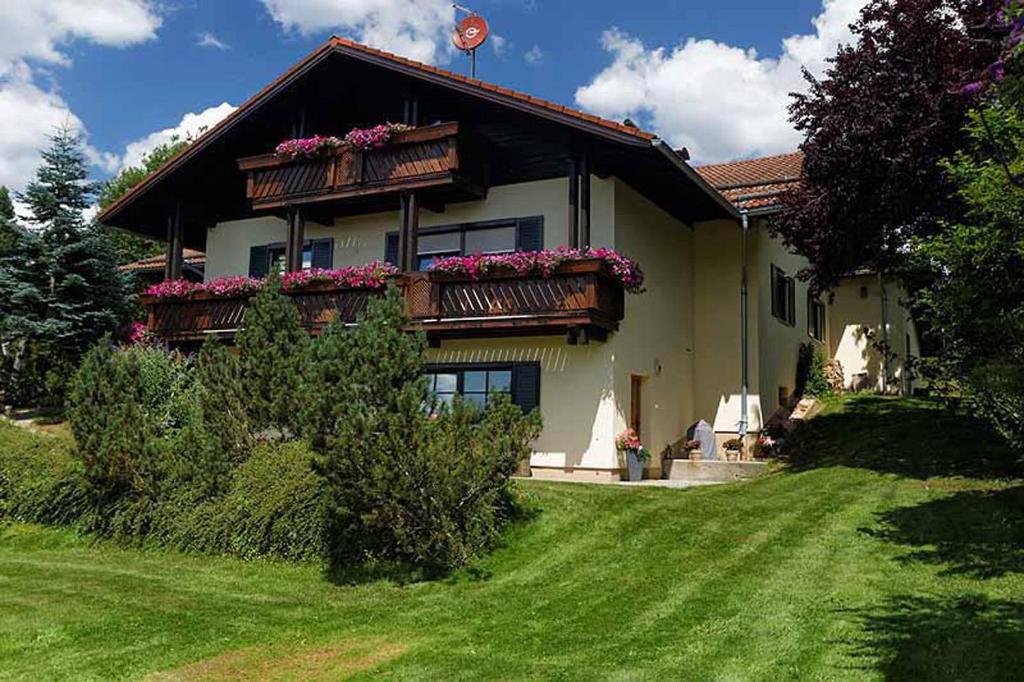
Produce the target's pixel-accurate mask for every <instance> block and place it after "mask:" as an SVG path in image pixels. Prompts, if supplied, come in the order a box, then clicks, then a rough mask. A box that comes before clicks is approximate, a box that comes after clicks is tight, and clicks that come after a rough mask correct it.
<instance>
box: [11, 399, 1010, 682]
mask: <svg viewBox="0 0 1024 682" xmlns="http://www.w3.org/2000/svg"><path fill="white" fill-rule="evenodd" d="M40 437H49V438H54V437H55V436H40ZM0 447H3V444H2V443H0ZM1008 460H1009V456H1008V454H1007V453H1005V452H1004V451H1003V450H1002V448H1001V446H1000V444H999V443H998V442H997V441H995V440H994V439H993V438H992V437H991V436H990V435H988V434H987V433H986V432H985V431H984V429H982V428H981V427H980V426H979V425H977V424H975V423H972V422H969V421H966V420H963V419H958V418H955V417H951V416H949V415H947V414H946V413H944V412H943V411H941V410H939V409H937V408H935V407H933V406H931V405H930V404H929V403H925V402H912V401H898V400H893V399H881V398H871V397H857V398H852V399H847V400H845V401H843V402H841V403H837V404H835V405H833V406H831V407H830V408H829V409H828V410H827V411H826V412H825V413H824V414H823V415H822V416H820V417H818V418H817V419H815V420H814V421H813V422H811V423H810V424H809V425H808V426H807V427H805V429H804V435H803V436H802V437H801V438H800V452H799V455H798V456H797V457H796V458H795V459H794V460H793V461H792V463H791V465H790V467H789V468H788V469H787V470H783V471H780V472H779V473H775V474H772V475H770V476H768V477H765V478H763V479H760V480H757V481H752V482H746V483H738V484H733V485H726V486H717V487H711V488H699V489H691V490H664V489H648V488H645V489H627V488H622V487H598V486H583V485H570V484H541V483H535V482H527V483H524V484H522V489H523V490H525V491H526V492H527V494H528V495H529V497H530V498H532V500H533V505H534V506H535V507H536V508H537V510H538V511H537V513H536V514H535V515H534V517H533V518H532V519H531V520H530V521H527V522H525V523H523V524H521V525H520V526H518V527H517V528H515V529H514V530H513V531H512V532H511V533H510V534H509V536H508V538H507V543H506V545H505V546H504V547H502V548H501V549H499V550H498V551H497V552H495V553H494V554H493V555H492V556H491V557H490V558H488V559H487V560H485V561H483V562H481V563H480V564H479V565H477V566H476V567H475V568H474V570H473V571H467V572H464V573H462V574H460V575H458V576H456V577H454V578H452V579H450V580H446V581H441V582H434V583H420V584H413V585H407V586H401V585H395V584H391V583H387V582H384V581H378V582H370V583H367V584H361V585H354V586H353V585H348V586H344V585H334V584H331V583H330V582H329V581H328V580H326V579H325V578H324V576H323V575H322V573H321V572H320V570H319V569H318V568H317V567H316V566H298V565H288V564H282V563H270V562H264V563H246V562H242V561H238V560H234V559H211V558H204V557H198V556H183V555H176V554H167V553H157V552H138V551H129V550H122V549H118V548H116V547H112V546H110V545H109V544H105V543H104V544H93V543H91V542H90V541H88V540H86V539H82V538H80V537H77V536H76V535H75V534H74V533H72V532H70V531H66V530H54V529H43V528H39V527H33V526H23V525H14V526H7V527H6V528H0V678H5V679H6V678H24V679H48V678H55V677H56V678H75V679H86V678H142V677H146V676H148V675H152V674H154V673H161V672H162V674H159V675H156V677H157V678H160V679H164V678H167V679H194V678H197V677H204V676H205V677H212V678H227V677H269V678H276V677H283V678H301V679H308V678H311V677H312V678H315V677H318V676H322V677H325V678H332V679H336V678H338V677H342V676H345V675H353V676H355V677H357V678H358V677H361V676H362V677H369V676H376V675H382V674H383V675H386V676H391V677H399V678H414V679H440V678H476V677H488V678H569V679H652V678H660V679H708V678H715V679H780V678H797V677H798V678H815V679H837V678H838V679H858V678H876V679H877V678H881V677H892V678H903V679H905V678H917V679H921V678H935V679H967V678H970V679H984V678H1009V677H1015V676H1018V675H1019V674H1020V672H1019V671H1020V670H1021V669H1024V484H1022V482H1021V481H1020V480H1019V479H1017V480H1014V479H1013V478H1012V474H1013V473H1014V472H1013V470H1012V469H1010V468H1009V467H1008V466H1006V465H1005V462H1007V461H1008ZM944 472H954V473H956V474H957V477H948V476H943V475H942V474H943V473H944Z"/></svg>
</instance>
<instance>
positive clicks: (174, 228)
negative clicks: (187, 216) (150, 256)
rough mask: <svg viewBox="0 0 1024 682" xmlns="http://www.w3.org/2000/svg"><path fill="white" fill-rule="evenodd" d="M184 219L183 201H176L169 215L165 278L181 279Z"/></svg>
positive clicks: (183, 260) (183, 259)
mask: <svg viewBox="0 0 1024 682" xmlns="http://www.w3.org/2000/svg"><path fill="white" fill-rule="evenodd" d="M184 240H185V230H184V220H183V216H182V209H181V201H176V202H175V203H174V208H172V209H171V213H170V215H168V216H167V253H166V255H165V256H164V279H165V280H166V279H181V271H182V267H183V266H184V262H185V258H184V249H185V246H184Z"/></svg>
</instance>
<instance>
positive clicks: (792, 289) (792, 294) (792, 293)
mask: <svg viewBox="0 0 1024 682" xmlns="http://www.w3.org/2000/svg"><path fill="white" fill-rule="evenodd" d="M786 284H787V288H788V289H789V306H788V307H789V310H787V311H786V313H787V315H786V317H787V318H789V324H790V326H794V325H796V280H795V279H793V278H792V277H790V278H789V279H787V280H786Z"/></svg>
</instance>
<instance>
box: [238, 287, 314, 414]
mask: <svg viewBox="0 0 1024 682" xmlns="http://www.w3.org/2000/svg"><path fill="white" fill-rule="evenodd" d="M236 342H237V344H238V358H239V365H240V367H239V369H240V371H241V377H242V383H243V384H244V386H245V390H246V403H245V404H246V407H247V409H248V412H249V420H250V421H251V422H252V424H253V427H254V428H255V429H257V430H259V431H261V432H274V433H278V432H280V433H290V432H294V431H295V430H297V427H298V424H297V417H298V414H299V408H300V406H301V404H302V396H301V394H300V390H301V387H302V377H303V374H304V372H305V371H306V362H307V359H308V355H309V334H308V333H307V332H306V330H304V329H303V328H302V320H301V318H300V316H299V311H298V308H296V307H295V304H294V303H292V301H291V299H290V298H288V297H287V296H285V295H284V294H283V293H281V281H280V279H278V278H276V277H275V278H271V280H270V281H269V282H268V283H267V286H266V287H264V288H263V290H262V291H260V292H259V293H258V294H256V295H255V296H253V298H252V300H251V301H250V303H249V305H248V307H247V308H246V310H245V321H244V323H243V326H242V330H241V331H239V332H238V337H237V339H236Z"/></svg>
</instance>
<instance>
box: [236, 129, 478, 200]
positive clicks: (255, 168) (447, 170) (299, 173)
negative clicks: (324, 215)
mask: <svg viewBox="0 0 1024 682" xmlns="http://www.w3.org/2000/svg"><path fill="white" fill-rule="evenodd" d="M468 145H469V141H468V140H467V139H466V138H465V136H463V135H460V134H459V125H458V123H439V124H436V125H431V126H424V127H420V128H414V129H412V130H407V131H404V132H399V133H395V134H394V135H393V136H392V137H391V140H389V141H388V144H387V146H385V147H382V148H381V149H373V150H369V151H352V150H342V151H338V152H336V153H334V154H330V155H325V156H318V157H313V158H303V159H283V158H281V157H278V156H276V155H274V154H263V155H261V156H251V157H247V158H244V159H239V160H238V167H239V168H240V169H241V170H242V171H244V172H245V173H246V176H247V178H246V196H247V198H248V199H249V201H250V202H251V204H252V207H253V209H255V210H272V209H280V208H283V207H286V206H296V205H306V204H317V203H328V202H335V203H337V202H340V201H344V200H351V199H362V200H364V202H365V201H367V200H372V199H373V198H374V197H382V196H383V195H388V194H395V193H399V192H408V191H412V190H416V191H417V192H418V193H420V194H421V196H423V197H424V198H425V199H427V200H430V199H432V198H434V199H436V200H437V201H439V202H442V203H446V202H450V201H460V200H468V199H478V198H480V197H482V196H483V195H484V194H485V189H484V180H483V173H482V172H480V171H478V170H477V169H475V168H474V167H473V165H472V164H471V163H469V161H468V160H469V159H470V158H472V156H473V155H471V154H468V153H467V151H466V150H467V147H468Z"/></svg>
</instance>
